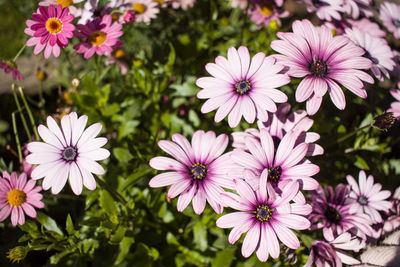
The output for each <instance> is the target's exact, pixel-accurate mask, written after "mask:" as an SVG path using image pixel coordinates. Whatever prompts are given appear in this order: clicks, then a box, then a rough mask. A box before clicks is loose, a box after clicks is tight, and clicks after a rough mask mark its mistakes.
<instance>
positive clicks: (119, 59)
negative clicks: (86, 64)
mask: <svg viewBox="0 0 400 267" xmlns="http://www.w3.org/2000/svg"><path fill="white" fill-rule="evenodd" d="M127 59H129V55H128V54H127V53H126V51H125V50H124V49H123V48H122V47H115V48H114V50H113V52H112V53H111V54H110V55H109V56H108V58H107V60H106V62H105V65H106V66H108V65H111V64H114V63H116V64H117V66H118V67H119V69H120V70H121V74H122V75H125V74H126V73H127V72H128V64H127V63H126V60H127Z"/></svg>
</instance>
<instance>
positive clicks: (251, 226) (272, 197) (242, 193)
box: [216, 173, 310, 262]
mask: <svg viewBox="0 0 400 267" xmlns="http://www.w3.org/2000/svg"><path fill="white" fill-rule="evenodd" d="M259 182H260V184H259V190H257V191H254V190H253V188H252V187H251V186H250V185H249V184H247V183H246V182H245V181H243V180H241V179H238V180H235V189H236V191H237V192H238V193H239V195H236V194H234V193H228V192H225V193H222V194H221V198H222V200H223V202H224V203H225V205H226V206H229V207H231V208H233V209H235V210H238V212H233V213H230V214H227V215H224V216H222V217H220V218H219V219H218V220H217V222H216V224H217V226H218V227H220V228H233V229H232V231H231V232H230V234H229V243H231V244H234V243H235V242H236V241H237V240H238V239H239V238H240V236H241V235H242V234H243V233H246V232H247V234H246V236H245V238H244V241H243V244H242V255H243V257H245V258H247V257H249V256H250V255H251V254H253V252H254V251H256V254H257V257H258V259H259V260H260V261H262V262H265V261H266V260H267V259H268V257H269V255H271V257H272V258H274V259H276V258H278V257H279V252H280V246H279V242H278V239H279V240H280V241H281V242H282V243H283V244H284V245H285V246H287V247H289V248H291V249H297V248H299V246H300V242H299V240H298V238H297V236H296V235H295V234H294V233H293V232H292V231H291V230H290V229H295V230H304V229H307V228H308V227H309V226H310V222H309V221H308V220H307V219H306V218H305V217H303V216H301V215H298V214H294V213H292V206H291V205H292V204H290V201H291V200H292V199H293V198H294V196H295V195H296V194H297V193H298V191H299V185H298V182H297V181H292V182H291V183H289V184H287V185H286V188H285V191H284V193H283V194H282V195H281V196H277V195H276V194H274V193H273V190H267V177H266V175H265V173H264V174H263V175H262V176H261V177H260V179H259ZM304 215H306V214H304Z"/></svg>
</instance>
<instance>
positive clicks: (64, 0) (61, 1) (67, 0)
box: [39, 0, 84, 16]
mask: <svg viewBox="0 0 400 267" xmlns="http://www.w3.org/2000/svg"><path fill="white" fill-rule="evenodd" d="M83 1H84V0H43V1H41V2H39V6H51V5H55V6H57V5H61V6H62V7H63V8H65V7H68V8H69V12H70V13H71V14H72V15H74V16H76V15H77V14H78V13H79V12H78V9H77V8H76V7H75V6H74V4H78V3H80V2H83Z"/></svg>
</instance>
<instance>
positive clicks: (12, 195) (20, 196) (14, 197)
mask: <svg viewBox="0 0 400 267" xmlns="http://www.w3.org/2000/svg"><path fill="white" fill-rule="evenodd" d="M7 200H8V203H9V204H10V205H11V206H14V207H19V206H21V205H22V204H23V203H25V200H26V194H25V192H24V191H21V190H18V189H13V190H11V191H10V192H8V195H7Z"/></svg>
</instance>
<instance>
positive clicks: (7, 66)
mask: <svg viewBox="0 0 400 267" xmlns="http://www.w3.org/2000/svg"><path fill="white" fill-rule="evenodd" d="M0 69H3V70H4V72H5V73H11V75H12V77H13V79H14V80H20V81H22V80H23V79H22V75H21V73H20V72H19V70H18V67H17V64H15V62H14V61H12V60H2V61H1V62H0Z"/></svg>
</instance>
